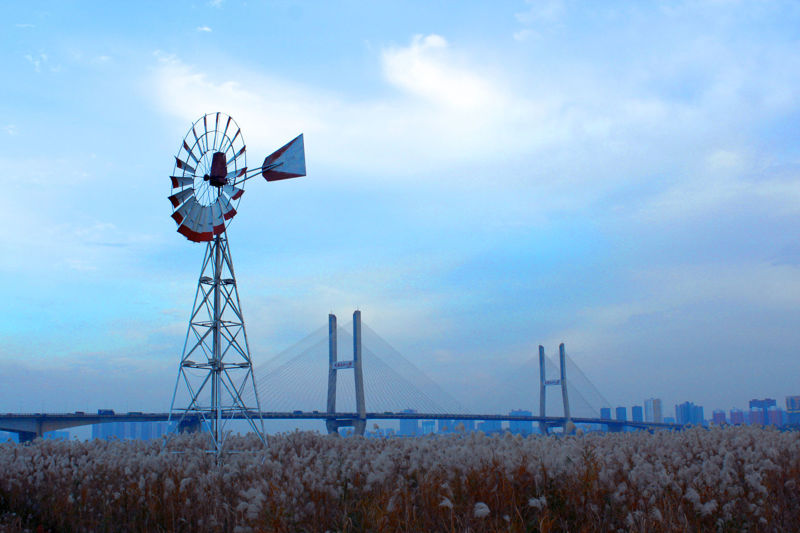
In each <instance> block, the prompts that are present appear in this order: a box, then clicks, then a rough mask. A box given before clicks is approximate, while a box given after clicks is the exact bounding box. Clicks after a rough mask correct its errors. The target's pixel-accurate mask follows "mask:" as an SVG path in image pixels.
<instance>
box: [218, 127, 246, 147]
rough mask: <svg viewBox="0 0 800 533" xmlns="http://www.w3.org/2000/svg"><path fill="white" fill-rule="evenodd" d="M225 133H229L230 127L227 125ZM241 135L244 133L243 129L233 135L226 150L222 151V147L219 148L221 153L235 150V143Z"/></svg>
mask: <svg viewBox="0 0 800 533" xmlns="http://www.w3.org/2000/svg"><path fill="white" fill-rule="evenodd" d="M225 131H228V126H227V125H226V126H225ZM240 133H242V130H241V128H239V129H237V130H236V133H234V134H233V138H232V139H230V141H229V142H228V146H226V147H225V149H224V150H223V149H222V148H223V147H222V146H220V147H219V151H220V152H227V151H228V150H230V149H231V148H233V143H234V142H235V141H236V138H237V137H238V136H239V134H240Z"/></svg>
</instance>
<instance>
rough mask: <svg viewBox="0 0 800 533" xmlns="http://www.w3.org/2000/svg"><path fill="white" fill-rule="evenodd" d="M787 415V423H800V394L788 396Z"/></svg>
mask: <svg viewBox="0 0 800 533" xmlns="http://www.w3.org/2000/svg"><path fill="white" fill-rule="evenodd" d="M786 415H787V417H788V420H787V423H789V424H792V425H794V424H800V396H787V397H786Z"/></svg>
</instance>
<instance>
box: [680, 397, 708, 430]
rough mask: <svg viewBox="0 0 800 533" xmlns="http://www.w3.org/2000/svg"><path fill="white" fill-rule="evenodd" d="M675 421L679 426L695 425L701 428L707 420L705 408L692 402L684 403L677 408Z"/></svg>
mask: <svg viewBox="0 0 800 533" xmlns="http://www.w3.org/2000/svg"><path fill="white" fill-rule="evenodd" d="M675 419H676V420H677V421H678V424H693V425H695V426H700V425H702V424H703V421H704V419H705V417H704V415H703V407H702V406H700V405H695V404H693V403H692V402H683V403H681V404H678V405H676V406H675Z"/></svg>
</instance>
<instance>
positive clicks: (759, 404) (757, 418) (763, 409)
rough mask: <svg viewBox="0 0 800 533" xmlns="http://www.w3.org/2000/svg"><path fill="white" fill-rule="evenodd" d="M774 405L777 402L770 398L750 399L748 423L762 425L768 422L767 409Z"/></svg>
mask: <svg viewBox="0 0 800 533" xmlns="http://www.w3.org/2000/svg"><path fill="white" fill-rule="evenodd" d="M776 405H777V402H776V401H775V400H774V399H772V398H764V399H763V400H758V399H752V400H750V423H751V424H759V425H762V426H766V425H767V424H769V423H770V422H769V413H768V412H767V411H768V410H769V408H770V407H775V406H776ZM759 411H760V412H759Z"/></svg>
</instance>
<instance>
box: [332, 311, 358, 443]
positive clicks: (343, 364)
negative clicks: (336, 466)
mask: <svg viewBox="0 0 800 533" xmlns="http://www.w3.org/2000/svg"><path fill="white" fill-rule="evenodd" d="M336 329H337V327H336V315H328V405H327V407H328V410H327V412H328V414H329V415H330V417H329V418H328V419H326V420H325V427H326V429H327V430H328V434H330V435H338V434H339V428H340V427H352V428H353V433H354V434H356V435H364V433H365V432H366V429H367V409H366V403H365V401H364V371H363V367H362V364H361V311H355V312H354V313H353V360H352V361H339V360H338V358H339V356H338V347H337V338H336ZM349 368H352V369H353V376H354V379H355V392H356V417H355V418H336V372H337V371H338V370H344V369H349Z"/></svg>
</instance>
